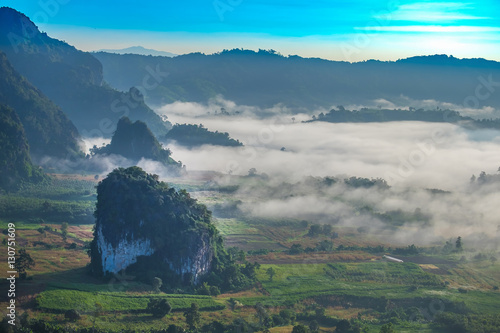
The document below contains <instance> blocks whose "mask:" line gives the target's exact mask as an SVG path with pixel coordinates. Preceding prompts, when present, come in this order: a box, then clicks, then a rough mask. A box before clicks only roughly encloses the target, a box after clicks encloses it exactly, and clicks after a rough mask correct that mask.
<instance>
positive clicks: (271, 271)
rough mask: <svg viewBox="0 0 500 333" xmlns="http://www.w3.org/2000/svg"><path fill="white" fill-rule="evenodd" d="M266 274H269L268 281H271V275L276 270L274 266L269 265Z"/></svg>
mask: <svg viewBox="0 0 500 333" xmlns="http://www.w3.org/2000/svg"><path fill="white" fill-rule="evenodd" d="M266 274H267V275H268V276H269V281H271V282H272V281H273V276H275V275H276V271H275V270H274V268H272V267H269V268H268V269H267V270H266Z"/></svg>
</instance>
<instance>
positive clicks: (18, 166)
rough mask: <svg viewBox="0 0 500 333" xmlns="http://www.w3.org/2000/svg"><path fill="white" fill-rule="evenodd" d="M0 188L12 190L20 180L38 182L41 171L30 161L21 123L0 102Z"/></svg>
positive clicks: (11, 111) (41, 177)
mask: <svg viewBox="0 0 500 333" xmlns="http://www.w3.org/2000/svg"><path fill="white" fill-rule="evenodd" d="M0 129H1V131H0V189H4V190H14V189H16V188H17V187H18V186H19V185H20V184H21V183H22V182H35V183H36V182H39V181H41V180H43V179H44V178H45V176H44V175H43V172H42V171H40V170H39V169H38V167H36V166H34V165H33V164H32V163H31V159H30V156H29V146H28V141H27V140H26V135H25V133H24V129H23V125H22V124H21V120H20V119H19V117H18V116H17V114H16V113H15V112H14V110H12V109H11V108H9V107H6V106H4V105H1V104H0Z"/></svg>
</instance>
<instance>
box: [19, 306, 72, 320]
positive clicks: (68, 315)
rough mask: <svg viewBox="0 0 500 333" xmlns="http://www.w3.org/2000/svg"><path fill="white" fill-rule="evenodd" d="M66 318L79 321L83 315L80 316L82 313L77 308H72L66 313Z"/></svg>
mask: <svg viewBox="0 0 500 333" xmlns="http://www.w3.org/2000/svg"><path fill="white" fill-rule="evenodd" d="M25 313H26V312H25ZM64 318H66V319H68V320H70V321H77V320H78V319H80V318H81V316H80V313H79V312H78V311H77V310H75V309H71V310H68V311H66V312H65V313H64Z"/></svg>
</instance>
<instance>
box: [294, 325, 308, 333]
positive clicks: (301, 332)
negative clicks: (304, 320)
mask: <svg viewBox="0 0 500 333" xmlns="http://www.w3.org/2000/svg"><path fill="white" fill-rule="evenodd" d="M292 333H309V329H308V328H307V327H305V326H304V325H297V326H294V327H293V330H292Z"/></svg>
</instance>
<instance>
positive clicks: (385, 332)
mask: <svg viewBox="0 0 500 333" xmlns="http://www.w3.org/2000/svg"><path fill="white" fill-rule="evenodd" d="M380 333H396V330H395V329H394V326H393V325H392V323H388V324H385V325H383V326H382V327H381V328H380Z"/></svg>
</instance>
